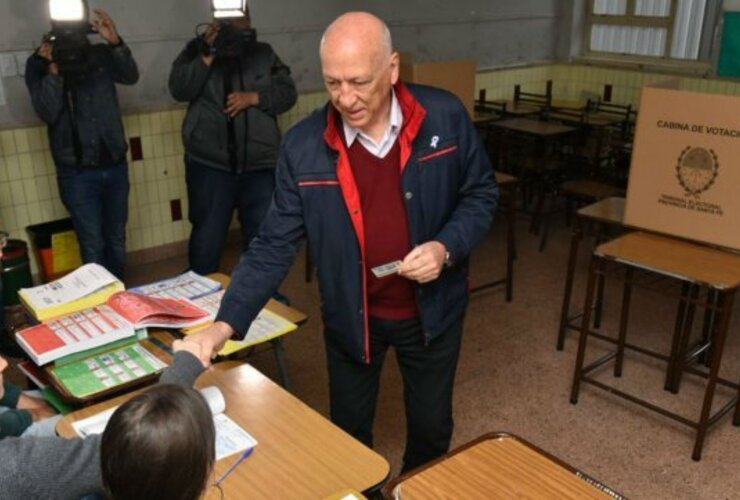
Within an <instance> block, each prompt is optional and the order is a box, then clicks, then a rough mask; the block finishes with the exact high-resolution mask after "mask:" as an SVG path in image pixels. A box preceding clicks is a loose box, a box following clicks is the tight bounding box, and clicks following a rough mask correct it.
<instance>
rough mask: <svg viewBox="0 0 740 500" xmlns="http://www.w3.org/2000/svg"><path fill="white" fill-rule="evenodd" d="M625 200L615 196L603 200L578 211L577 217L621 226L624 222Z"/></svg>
mask: <svg viewBox="0 0 740 500" xmlns="http://www.w3.org/2000/svg"><path fill="white" fill-rule="evenodd" d="M624 205H625V199H624V198H618V197H616V196H614V197H611V198H605V199H603V200H600V201H597V202H596V203H592V204H591V205H588V206H585V207H583V208H581V209H580V210H578V216H579V217H583V218H584V219H589V220H594V221H596V222H603V223H607V224H618V225H621V224H622V221H624Z"/></svg>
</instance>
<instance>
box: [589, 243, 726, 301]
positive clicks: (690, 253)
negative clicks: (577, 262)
mask: <svg viewBox="0 0 740 500" xmlns="http://www.w3.org/2000/svg"><path fill="white" fill-rule="evenodd" d="M594 254H595V255H597V256H599V257H604V258H607V259H612V260H615V261H617V262H622V263H625V264H629V265H632V266H634V267H637V268H640V269H645V270H648V271H652V272H656V273H659V274H663V275H666V276H673V277H675V278H678V279H681V280H685V281H690V282H692V283H696V284H700V285H705V286H709V287H712V288H716V289H718V290H729V289H735V288H737V287H738V286H740V255H738V254H735V253H731V252H729V251H725V250H720V249H717V248H712V247H709V246H706V245H701V244H699V243H692V242H689V241H686V240H681V239H678V238H673V237H670V236H662V235H659V234H653V233H646V232H643V231H636V232H633V233H627V234H625V235H623V236H620V237H618V238H616V239H614V240H612V241H609V242H607V243H604V244H602V245H599V246H598V247H597V248H596V250H595V251H594Z"/></svg>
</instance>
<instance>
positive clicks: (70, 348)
mask: <svg viewBox="0 0 740 500" xmlns="http://www.w3.org/2000/svg"><path fill="white" fill-rule="evenodd" d="M209 317H210V316H209V313H208V312H207V311H205V310H203V309H201V308H200V307H198V306H196V305H195V304H193V303H192V302H190V301H188V300H186V299H166V298H156V297H147V296H145V295H139V294H136V293H132V292H126V291H123V292H117V293H115V294H113V295H111V296H110V297H109V298H108V300H107V301H106V303H105V304H103V305H100V306H95V307H92V308H88V309H84V310H82V311H78V312H75V313H72V314H70V315H68V316H62V317H60V318H56V319H53V320H50V321H47V322H46V323H41V324H39V325H34V326H31V327H29V328H25V329H23V330H21V331H20V332H18V333H17V334H16V340H17V341H18V344H19V345H20V346H21V348H23V350H24V351H26V353H27V354H28V355H29V356H30V357H31V359H33V360H34V362H35V363H36V364H37V365H44V364H46V363H49V362H50V361H54V360H56V359H58V358H61V357H63V356H67V355H69V354H73V353H76V352H81V351H86V350H88V349H92V348H94V347H99V346H102V345H106V344H110V343H111V342H115V341H117V340H121V339H124V338H128V337H133V336H134V335H135V329H136V328H143V327H149V326H152V327H154V326H157V327H163V328H184V327H187V326H191V325H194V324H198V323H202V322H203V321H205V320H207V319H208V318H209Z"/></svg>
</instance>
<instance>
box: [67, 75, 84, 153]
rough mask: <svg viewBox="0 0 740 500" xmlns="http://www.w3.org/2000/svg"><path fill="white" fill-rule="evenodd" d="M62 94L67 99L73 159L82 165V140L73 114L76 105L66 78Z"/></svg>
mask: <svg viewBox="0 0 740 500" xmlns="http://www.w3.org/2000/svg"><path fill="white" fill-rule="evenodd" d="M64 96H65V98H66V101H67V102H66V105H67V111H68V112H69V128H70V129H71V131H72V147H73V148H74V152H75V159H76V160H77V165H78V166H82V142H81V141H80V131H79V129H78V128H77V117H76V116H75V114H76V113H75V109H76V106H75V102H74V96H73V95H72V89H71V88H69V86H68V85H67V82H66V79H65V82H64Z"/></svg>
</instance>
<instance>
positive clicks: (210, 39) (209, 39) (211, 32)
mask: <svg viewBox="0 0 740 500" xmlns="http://www.w3.org/2000/svg"><path fill="white" fill-rule="evenodd" d="M220 29H221V25H220V24H218V23H216V22H214V23H211V24H209V25H208V29H206V35H205V37H204V40H205V42H206V45H208V47H209V48H210V47H213V44H214V42H215V41H216V37H217V36H218V31H219V30H220ZM201 57H203V62H204V63H206V65H208V66H210V65H211V64H213V59H214V58H215V57H216V56H215V55H214V54H207V55H206V54H203V56H201Z"/></svg>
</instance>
